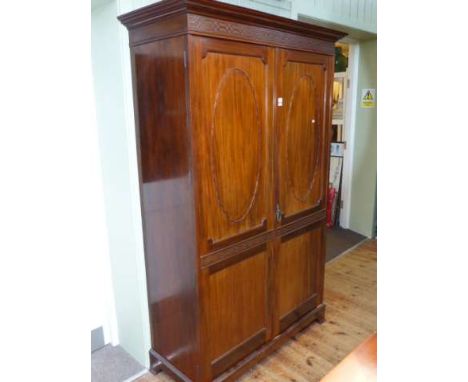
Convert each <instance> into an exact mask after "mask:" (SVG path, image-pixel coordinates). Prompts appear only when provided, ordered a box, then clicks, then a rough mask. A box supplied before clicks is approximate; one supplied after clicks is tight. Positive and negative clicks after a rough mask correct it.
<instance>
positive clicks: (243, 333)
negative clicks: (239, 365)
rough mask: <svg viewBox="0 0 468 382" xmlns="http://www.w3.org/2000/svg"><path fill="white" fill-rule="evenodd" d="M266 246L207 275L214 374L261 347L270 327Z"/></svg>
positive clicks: (209, 333)
mask: <svg viewBox="0 0 468 382" xmlns="http://www.w3.org/2000/svg"><path fill="white" fill-rule="evenodd" d="M267 263H268V261H267V252H266V246H265V245H263V246H261V247H260V248H259V252H257V253H254V254H251V255H250V257H248V258H246V259H244V260H242V261H240V262H237V263H235V264H234V265H229V266H227V267H225V268H223V269H214V271H213V273H211V274H210V276H209V278H208V296H209V297H208V306H207V323H206V325H207V331H208V338H209V349H210V351H209V353H210V360H211V368H212V373H213V376H215V375H219V374H220V373H222V372H223V371H224V370H226V369H227V368H229V367H230V366H232V365H233V364H235V363H236V362H237V361H239V360H240V359H242V358H243V357H245V356H246V355H247V354H249V353H250V352H252V351H253V350H255V349H256V348H258V347H260V346H261V345H262V344H263V343H264V342H265V339H266V331H267V313H266V312H267V279H268V277H267Z"/></svg>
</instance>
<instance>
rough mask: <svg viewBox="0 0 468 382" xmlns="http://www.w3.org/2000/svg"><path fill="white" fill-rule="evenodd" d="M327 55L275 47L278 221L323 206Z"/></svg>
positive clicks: (326, 121)
mask: <svg viewBox="0 0 468 382" xmlns="http://www.w3.org/2000/svg"><path fill="white" fill-rule="evenodd" d="M328 62H329V61H328V58H327V57H325V56H321V55H317V54H313V53H306V52H296V51H288V50H283V49H280V50H278V89H277V96H278V97H281V98H283V106H282V107H277V136H278V165H277V166H278V167H277V168H278V179H277V181H278V192H279V195H278V202H279V208H280V210H281V212H282V215H283V220H282V223H286V222H288V221H289V220H291V218H294V217H295V216H302V215H304V214H307V213H309V212H312V211H313V210H315V209H317V208H320V207H323V206H324V199H325V198H324V189H325V184H324V181H325V179H326V166H327V161H326V160H324V159H325V155H326V152H327V151H326V149H327V145H326V141H327V124H328V118H327V115H326V113H325V110H326V109H325V105H326V102H325V100H326V99H327V97H326V94H327V78H328V76H327V65H328Z"/></svg>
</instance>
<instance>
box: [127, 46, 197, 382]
mask: <svg viewBox="0 0 468 382" xmlns="http://www.w3.org/2000/svg"><path fill="white" fill-rule="evenodd" d="M184 47H185V38H184V37H178V38H175V39H171V40H164V41H158V42H153V43H151V44H147V45H142V46H139V47H137V48H135V49H133V51H132V53H133V67H134V72H135V80H134V84H135V89H136V91H135V93H136V104H135V108H136V109H137V113H138V114H137V116H138V117H137V120H136V124H137V127H138V131H139V134H138V135H139V151H140V166H141V171H140V172H141V200H142V214H143V222H144V243H145V255H146V256H145V258H146V272H147V285H148V303H149V308H150V324H151V333H152V336H151V337H152V347H153V349H154V350H155V351H157V352H158V353H159V354H161V355H163V356H164V357H166V359H167V360H169V361H170V362H171V363H172V364H173V365H174V366H175V367H177V368H178V369H180V370H181V371H182V372H183V373H184V374H185V375H187V376H188V377H189V378H192V379H194V378H196V357H197V337H196V332H197V331H196V328H197V316H198V312H197V305H196V304H194V303H193V301H196V300H197V261H196V259H197V257H196V245H195V226H194V214H193V195H192V191H191V190H192V188H191V166H190V156H189V152H190V150H189V149H190V135H189V130H188V126H187V125H186V118H187V111H186V103H185V97H186V93H185V70H184ZM175 275H177V276H176V277H175Z"/></svg>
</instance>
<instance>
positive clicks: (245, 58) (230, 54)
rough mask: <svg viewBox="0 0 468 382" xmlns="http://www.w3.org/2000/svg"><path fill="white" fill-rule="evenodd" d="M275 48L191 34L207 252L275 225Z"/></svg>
mask: <svg viewBox="0 0 468 382" xmlns="http://www.w3.org/2000/svg"><path fill="white" fill-rule="evenodd" d="M272 53H273V51H272V50H271V49H269V48H267V47H264V46H259V45H253V44H244V43H238V42H233V41H225V40H218V39H212V38H204V37H193V36H191V37H190V60H189V70H190V73H191V76H190V94H191V121H192V128H193V130H194V133H195V139H194V142H195V144H194V151H195V158H196V159H195V161H194V163H195V166H196V169H197V171H196V174H197V187H198V192H197V197H198V218H199V223H200V224H199V226H200V232H199V237H200V239H201V240H200V251H201V254H204V253H206V252H210V251H213V250H216V249H219V248H222V247H224V246H226V245H228V244H232V243H234V242H236V241H239V240H243V239H246V238H248V237H250V236H253V235H256V234H259V233H261V232H264V231H266V230H267V227H268V226H269V224H271V223H270V221H271V220H272V219H271V218H270V219H269V217H271V216H273V209H272V208H271V206H272V205H273V202H272V199H271V195H272V192H271V187H269V184H270V178H271V177H270V172H271V171H270V169H271V165H270V163H271V150H270V149H269V147H270V145H269V140H270V128H269V125H270V123H269V114H270V113H269V108H268V107H267V105H268V103H269V102H268V99H270V100H271V96H270V88H271V85H270V84H271V80H270V77H271V70H270V61H272V59H270V55H272ZM270 102H271V101H270Z"/></svg>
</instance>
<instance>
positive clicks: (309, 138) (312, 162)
mask: <svg viewBox="0 0 468 382" xmlns="http://www.w3.org/2000/svg"><path fill="white" fill-rule="evenodd" d="M316 97H317V94H316V88H315V83H314V80H313V79H312V77H311V76H309V75H303V76H302V77H300V78H299V80H298V81H297V82H296V84H295V86H294V89H293V91H292V95H291V101H290V103H289V109H288V116H287V123H286V134H287V148H286V158H287V172H288V181H289V184H290V187H291V191H292V193H293V195H294V197H295V198H296V199H298V200H300V201H302V202H307V199H308V197H309V194H310V192H311V191H312V187H313V182H314V179H315V172H316V171H317V167H318V162H319V158H320V152H319V150H320V126H319V122H320V121H319V120H318V117H317V114H318V113H317V111H316V104H317V98H316ZM304 153H308V154H307V156H304Z"/></svg>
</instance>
